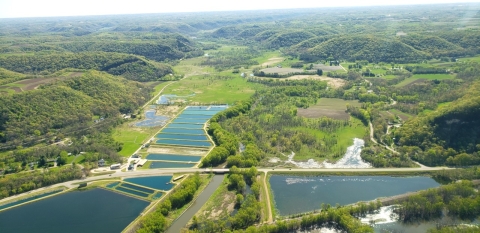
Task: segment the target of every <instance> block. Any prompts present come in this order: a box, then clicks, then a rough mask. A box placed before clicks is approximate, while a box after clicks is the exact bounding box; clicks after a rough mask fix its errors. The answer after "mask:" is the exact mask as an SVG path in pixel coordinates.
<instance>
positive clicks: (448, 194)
mask: <svg viewBox="0 0 480 233" xmlns="http://www.w3.org/2000/svg"><path fill="white" fill-rule="evenodd" d="M444 209H446V210H448V215H450V216H454V217H460V218H462V219H472V218H475V217H477V216H479V215H480V195H478V192H477V191H476V190H475V189H474V187H473V184H472V183H471V182H469V181H461V182H457V183H454V184H449V185H444V186H441V187H439V188H437V189H429V190H426V191H421V192H420V193H419V194H416V195H413V196H409V197H408V198H407V200H406V201H403V202H401V204H400V207H398V208H396V209H395V212H396V213H397V214H398V216H399V219H400V220H401V221H404V222H409V221H414V220H429V219H433V218H438V217H440V216H442V213H443V210H444Z"/></svg>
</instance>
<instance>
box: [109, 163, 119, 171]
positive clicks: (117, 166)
mask: <svg viewBox="0 0 480 233" xmlns="http://www.w3.org/2000/svg"><path fill="white" fill-rule="evenodd" d="M121 166H122V165H121V164H119V163H115V164H112V165H110V169H111V170H114V169H120V167H121Z"/></svg>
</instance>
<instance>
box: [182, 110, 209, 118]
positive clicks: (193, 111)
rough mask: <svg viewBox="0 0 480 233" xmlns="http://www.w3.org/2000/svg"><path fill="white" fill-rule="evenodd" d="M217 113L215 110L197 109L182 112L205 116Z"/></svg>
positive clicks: (183, 113)
mask: <svg viewBox="0 0 480 233" xmlns="http://www.w3.org/2000/svg"><path fill="white" fill-rule="evenodd" d="M215 114H217V111H199V110H185V111H183V112H182V115H185V117H187V116H186V115H206V116H210V117H211V116H213V115H215Z"/></svg>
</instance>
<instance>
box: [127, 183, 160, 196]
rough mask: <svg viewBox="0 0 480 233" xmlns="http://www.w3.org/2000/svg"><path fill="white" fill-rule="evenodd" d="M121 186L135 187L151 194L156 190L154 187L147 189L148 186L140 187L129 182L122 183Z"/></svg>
mask: <svg viewBox="0 0 480 233" xmlns="http://www.w3.org/2000/svg"><path fill="white" fill-rule="evenodd" d="M121 186H122V187H125V188H129V189H135V190H137V191H140V192H144V193H149V194H152V193H154V192H155V190H153V189H147V188H144V187H139V186H136V185H132V184H129V183H122V185H121Z"/></svg>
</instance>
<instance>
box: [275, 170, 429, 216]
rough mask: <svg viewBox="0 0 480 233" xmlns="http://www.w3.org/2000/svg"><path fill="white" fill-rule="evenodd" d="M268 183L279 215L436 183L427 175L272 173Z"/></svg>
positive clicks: (368, 198) (398, 192)
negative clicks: (311, 175) (294, 174)
mask: <svg viewBox="0 0 480 233" xmlns="http://www.w3.org/2000/svg"><path fill="white" fill-rule="evenodd" d="M270 186H271V188H272V191H273V195H274V200H275V203H276V204H275V205H276V208H277V210H278V211H279V212H280V215H290V214H295V213H302V212H307V211H313V210H315V209H319V208H320V205H321V204H322V203H325V204H330V205H332V206H335V204H336V203H338V204H340V205H347V204H352V203H356V202H359V201H370V200H374V199H376V198H378V197H387V196H393V195H398V194H403V193H407V192H414V191H418V190H423V189H428V188H434V187H438V186H439V184H438V183H437V182H435V180H433V179H432V178H429V177H391V176H323V177H308V176H307V177H306V176H282V175H273V176H271V177H270Z"/></svg>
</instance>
